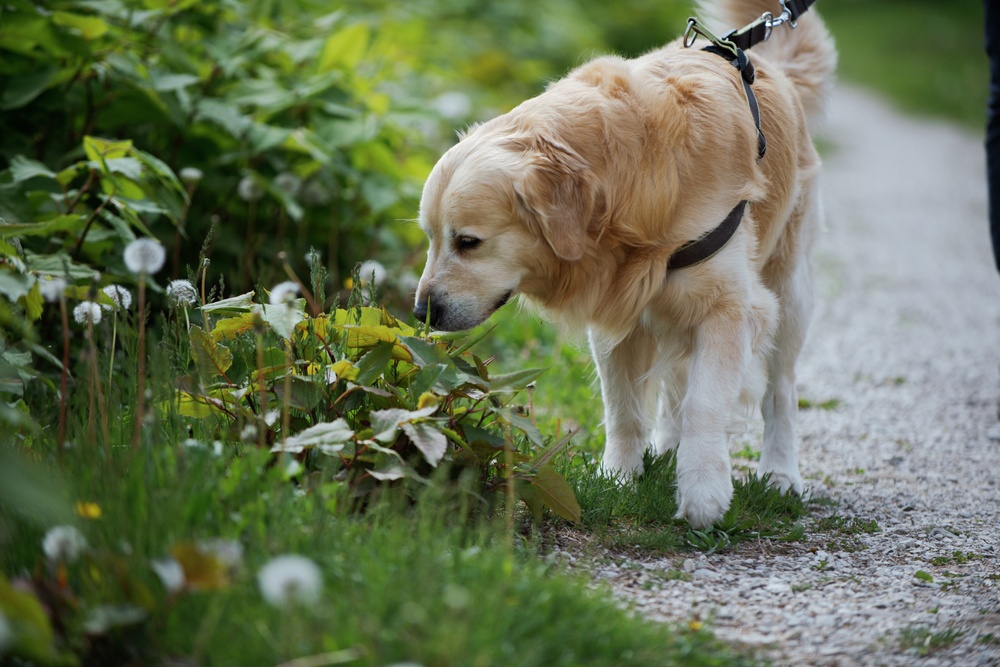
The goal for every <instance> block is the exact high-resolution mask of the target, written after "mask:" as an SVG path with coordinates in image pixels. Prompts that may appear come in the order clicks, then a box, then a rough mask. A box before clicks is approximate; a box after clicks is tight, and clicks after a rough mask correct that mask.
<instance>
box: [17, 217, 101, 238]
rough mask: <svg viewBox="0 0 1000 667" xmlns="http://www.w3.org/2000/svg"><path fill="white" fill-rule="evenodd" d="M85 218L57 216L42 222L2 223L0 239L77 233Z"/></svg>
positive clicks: (81, 228) (80, 229) (81, 227)
mask: <svg viewBox="0 0 1000 667" xmlns="http://www.w3.org/2000/svg"><path fill="white" fill-rule="evenodd" d="M85 222H86V218H84V217H83V216H82V215H59V216H56V217H55V218H52V219H51V220H45V221H43V222H2V221H0V238H3V239H5V238H9V237H11V236H51V235H52V234H56V233H58V232H78V231H82V230H83V224H84V223H85Z"/></svg>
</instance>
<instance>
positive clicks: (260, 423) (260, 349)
mask: <svg viewBox="0 0 1000 667" xmlns="http://www.w3.org/2000/svg"><path fill="white" fill-rule="evenodd" d="M255 328H256V329H257V382H258V384H259V386H260V405H259V406H258V407H257V415H258V416H257V446H258V447H260V448H261V449H263V448H264V442H265V436H266V435H267V421H266V418H265V415H266V414H267V383H266V382H265V381H264V335H263V334H262V333H261V325H258V324H256V323H255Z"/></svg>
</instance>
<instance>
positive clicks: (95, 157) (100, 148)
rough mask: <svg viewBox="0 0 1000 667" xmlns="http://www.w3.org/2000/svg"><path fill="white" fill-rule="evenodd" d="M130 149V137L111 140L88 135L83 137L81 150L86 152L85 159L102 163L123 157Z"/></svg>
mask: <svg viewBox="0 0 1000 667" xmlns="http://www.w3.org/2000/svg"><path fill="white" fill-rule="evenodd" d="M130 150H132V140H131V139H126V140H125V141H111V140H109V139H101V138H100V137H91V136H89V135H88V136H85V137H84V138H83V152H84V153H86V154H87V159H88V160H91V161H92V162H97V163H98V164H102V165H103V164H104V163H105V161H106V160H113V159H115V158H121V157H125V156H126V155H128V153H129V151H130Z"/></svg>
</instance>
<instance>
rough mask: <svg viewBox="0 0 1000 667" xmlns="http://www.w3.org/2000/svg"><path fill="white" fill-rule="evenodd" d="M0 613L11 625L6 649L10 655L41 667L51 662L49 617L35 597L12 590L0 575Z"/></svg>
mask: <svg viewBox="0 0 1000 667" xmlns="http://www.w3.org/2000/svg"><path fill="white" fill-rule="evenodd" d="M0 612H2V613H3V616H4V618H6V619H7V622H8V623H9V624H10V625H11V627H10V628H9V630H8V631H9V632H10V633H11V634H12V635H13V636H12V638H11V644H10V646H8V647H5V649H4V650H5V651H6V652H9V653H10V655H13V656H20V657H22V658H27V659H29V660H38V661H40V662H42V663H43V664H47V663H49V662H50V661H52V659H53V657H54V655H55V644H54V642H55V635H54V634H53V632H52V626H51V625H50V624H49V617H48V616H47V615H46V613H45V610H44V609H43V608H42V605H41V603H39V602H38V599H37V598H36V597H35V596H34V594H32V593H30V592H27V591H21V590H18V589H16V588H14V587H13V586H11V585H10V584H9V583H8V582H7V579H6V578H5V577H3V576H2V575H0Z"/></svg>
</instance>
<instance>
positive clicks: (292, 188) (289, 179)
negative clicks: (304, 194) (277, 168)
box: [274, 171, 302, 199]
mask: <svg viewBox="0 0 1000 667" xmlns="http://www.w3.org/2000/svg"><path fill="white" fill-rule="evenodd" d="M274 187H276V188H278V189H279V190H281V191H282V192H284V193H285V194H287V195H288V196H289V197H292V198H293V199H294V198H295V197H298V196H299V192H301V191H302V179H301V178H299V177H298V176H296V175H295V174H293V173H291V172H287V171H286V172H282V173H280V174H278V175H277V176H275V177H274Z"/></svg>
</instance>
